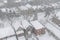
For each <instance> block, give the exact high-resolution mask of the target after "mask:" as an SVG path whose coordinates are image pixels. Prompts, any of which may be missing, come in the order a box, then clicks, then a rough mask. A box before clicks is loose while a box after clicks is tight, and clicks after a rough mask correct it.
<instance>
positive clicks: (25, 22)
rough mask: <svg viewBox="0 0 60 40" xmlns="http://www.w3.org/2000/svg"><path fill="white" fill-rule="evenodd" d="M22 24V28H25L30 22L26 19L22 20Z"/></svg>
mask: <svg viewBox="0 0 60 40" xmlns="http://www.w3.org/2000/svg"><path fill="white" fill-rule="evenodd" d="M22 25H23V28H25V29H26V28H27V27H28V26H29V25H30V23H29V22H28V21H27V20H23V21H22Z"/></svg>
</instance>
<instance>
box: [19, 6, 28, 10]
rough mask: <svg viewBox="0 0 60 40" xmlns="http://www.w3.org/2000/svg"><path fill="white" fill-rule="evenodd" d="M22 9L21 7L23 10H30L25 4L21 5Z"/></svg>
mask: <svg viewBox="0 0 60 40" xmlns="http://www.w3.org/2000/svg"><path fill="white" fill-rule="evenodd" d="M20 9H21V10H28V8H27V7H25V6H20Z"/></svg>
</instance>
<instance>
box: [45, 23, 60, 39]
mask: <svg viewBox="0 0 60 40" xmlns="http://www.w3.org/2000/svg"><path fill="white" fill-rule="evenodd" d="M45 27H46V28H48V29H49V30H50V31H51V32H52V33H53V34H54V35H55V36H57V37H58V38H60V30H59V29H57V28H55V27H54V26H53V25H51V24H50V23H47V24H46V25H45Z"/></svg>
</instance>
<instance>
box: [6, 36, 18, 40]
mask: <svg viewBox="0 0 60 40" xmlns="http://www.w3.org/2000/svg"><path fill="white" fill-rule="evenodd" d="M7 40H17V39H16V37H15V36H14V37H10V38H7Z"/></svg>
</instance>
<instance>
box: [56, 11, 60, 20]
mask: <svg viewBox="0 0 60 40" xmlns="http://www.w3.org/2000/svg"><path fill="white" fill-rule="evenodd" d="M56 16H57V17H58V19H59V20H60V11H58V12H57V14H56Z"/></svg>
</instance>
